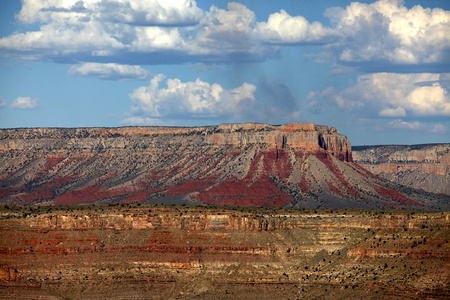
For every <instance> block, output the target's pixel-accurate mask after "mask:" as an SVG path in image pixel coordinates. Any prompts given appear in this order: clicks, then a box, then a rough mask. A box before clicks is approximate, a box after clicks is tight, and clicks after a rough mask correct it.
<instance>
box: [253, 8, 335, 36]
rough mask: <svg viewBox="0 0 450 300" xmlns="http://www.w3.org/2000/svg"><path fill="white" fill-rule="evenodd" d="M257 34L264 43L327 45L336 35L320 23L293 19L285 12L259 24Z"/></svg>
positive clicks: (297, 17) (282, 11) (302, 18)
mask: <svg viewBox="0 0 450 300" xmlns="http://www.w3.org/2000/svg"><path fill="white" fill-rule="evenodd" d="M256 33H257V35H258V36H259V37H260V38H261V39H262V40H263V41H266V42H269V43H273V44H311V43H316V44H325V43H327V42H329V41H330V39H332V38H333V37H334V36H335V35H336V33H335V31H334V30H332V29H329V28H325V27H324V26H323V25H322V24H321V23H319V22H313V23H309V22H308V20H306V19H305V18H304V17H302V16H294V17H292V16H290V15H289V14H288V13H287V12H286V11H285V10H281V11H280V12H279V13H274V14H271V15H270V16H269V19H268V21H267V22H260V23H258V24H257V26H256Z"/></svg>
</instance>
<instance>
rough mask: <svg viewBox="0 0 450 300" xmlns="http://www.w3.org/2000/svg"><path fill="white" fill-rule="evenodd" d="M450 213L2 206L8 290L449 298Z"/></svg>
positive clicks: (39, 294) (0, 264)
mask: <svg viewBox="0 0 450 300" xmlns="http://www.w3.org/2000/svg"><path fill="white" fill-rule="evenodd" d="M449 218H450V215H449V214H448V213H447V212H445V213H441V212H435V213H430V212H415V213H410V212H409V213H408V212H401V211H399V212H386V213H381V212H374V211H367V210H336V209H333V210H317V211H313V210H298V209H274V208H258V209H255V208H238V209H233V210H230V209H221V208H214V207H208V208H205V207H190V206H170V207H163V206H153V205H145V204H144V205H141V206H138V205H136V204H133V205H117V206H109V205H103V206H78V207H74V206H71V207H56V208H54V207H30V206H29V207H9V208H7V207H2V208H0V236H1V237H2V238H1V239H0V294H2V295H3V296H4V297H5V298H8V299H23V298H25V299H31V298H33V299H35V298H39V299H40V298H44V296H47V297H48V296H49V295H52V296H53V297H61V298H64V299H80V298H83V299H99V298H108V299H110V298H116V299H124V298H126V299H136V298H144V299H148V298H151V299H155V298H158V299H160V298H161V299H175V298H183V299H191V298H194V299H198V298H202V299H217V297H219V298H222V296H223V298H230V299H236V298H239V299H255V298H258V299H264V297H267V298H274V299H280V298H285V299H294V298H313V297H317V296H318V295H320V298H321V299H336V298H339V299H346V298H364V299H366V298H369V299H370V295H375V294H377V297H380V298H383V299H390V298H391V297H394V298H396V297H397V298H398V297H400V296H401V297H405V298H408V299H423V298H430V299H441V298H439V297H442V299H445V298H448V296H449V295H450V290H449V288H448V287H449V285H448V282H449V279H450V273H449V270H450V268H448V267H449V259H450V255H449V253H450V252H449V247H450V243H449V232H450V219H449ZM350 292H351V293H350ZM435 297H438V298H435ZM52 299H54V298H52ZM58 299H59V298H58Z"/></svg>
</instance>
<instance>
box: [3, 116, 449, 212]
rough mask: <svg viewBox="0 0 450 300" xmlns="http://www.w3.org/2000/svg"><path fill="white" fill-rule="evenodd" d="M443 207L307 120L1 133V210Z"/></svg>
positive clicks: (439, 199) (439, 197)
mask: <svg viewBox="0 0 450 300" xmlns="http://www.w3.org/2000/svg"><path fill="white" fill-rule="evenodd" d="M136 202H139V203H148V204H152V203H153V204H156V203H165V204H195V205H200V204H202V205H235V206H277V207H283V206H284V207H303V208H326V207H330V208H333V207H347V208H372V209H423V210H448V209H449V207H450V204H449V197H448V195H446V194H445V193H441V194H438V193H428V192H426V191H423V190H417V189H413V188H410V187H405V186H401V185H398V184H396V183H394V182H390V181H388V180H385V179H382V178H380V177H377V176H375V175H374V174H372V173H371V172H369V171H367V170H366V169H364V168H363V167H361V166H360V165H359V164H357V163H355V162H354V160H353V152H352V147H351V145H350V141H349V139H348V138H347V137H346V136H344V135H342V134H340V133H339V131H338V130H336V129H335V128H332V127H328V126H322V125H315V124H313V123H294V124H285V125H278V126H275V125H266V124H254V123H245V124H223V125H219V126H206V127H191V128H189V127H121V128H22V129H20V128H19V129H2V130H0V204H2V205H42V206H49V205H50V206H52V205H71V204H112V203H136Z"/></svg>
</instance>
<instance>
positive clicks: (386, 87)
mask: <svg viewBox="0 0 450 300" xmlns="http://www.w3.org/2000/svg"><path fill="white" fill-rule="evenodd" d="M446 76H448V74H441V75H439V74H429V73H423V74H395V73H375V74H367V75H361V76H359V77H358V79H357V82H356V84H355V85H353V86H351V87H348V88H346V89H344V90H342V91H336V90H335V89H333V88H328V89H325V90H324V91H322V92H311V93H310V94H309V96H308V99H307V104H311V103H312V104H315V105H317V103H318V102H319V101H320V100H321V99H326V100H328V101H331V102H333V103H334V104H336V105H337V106H338V107H339V108H340V109H342V110H344V111H347V112H358V113H360V114H366V115H373V116H377V115H378V116H382V117H405V116H408V117H430V116H445V117H447V116H450V95H449V93H448V91H447V89H446V88H447V87H446V86H443V85H441V80H440V78H441V77H442V78H445V77H446Z"/></svg>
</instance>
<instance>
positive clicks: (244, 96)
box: [127, 74, 256, 123]
mask: <svg viewBox="0 0 450 300" xmlns="http://www.w3.org/2000/svg"><path fill="white" fill-rule="evenodd" d="M163 81H165V83H166V87H161V83H162V82H163ZM255 90H256V86H254V85H251V84H248V83H244V84H243V85H242V86H240V87H238V88H235V89H230V90H227V89H224V88H222V86H220V85H219V84H217V83H214V84H209V83H207V82H203V81H201V80H200V79H197V80H196V81H194V82H192V81H191V82H181V81H180V80H179V79H176V78H175V79H166V78H165V76H164V75H162V74H158V75H156V76H155V77H154V78H153V79H152V80H151V81H150V85H148V86H142V87H139V88H137V89H135V90H134V91H133V93H132V94H131V95H130V99H131V102H132V108H131V115H132V116H131V118H129V119H127V121H128V122H130V123H133V122H134V123H136V122H139V121H142V122H144V123H148V122H153V119H163V118H173V119H193V118H216V117H224V116H225V117H226V118H232V116H233V115H235V114H237V115H239V114H243V113H245V108H246V107H248V105H249V104H250V105H251V104H252V103H254V102H255V97H254V93H255ZM142 122H141V123H142Z"/></svg>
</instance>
